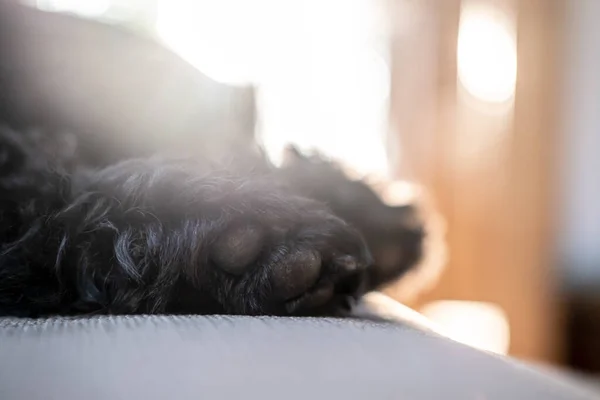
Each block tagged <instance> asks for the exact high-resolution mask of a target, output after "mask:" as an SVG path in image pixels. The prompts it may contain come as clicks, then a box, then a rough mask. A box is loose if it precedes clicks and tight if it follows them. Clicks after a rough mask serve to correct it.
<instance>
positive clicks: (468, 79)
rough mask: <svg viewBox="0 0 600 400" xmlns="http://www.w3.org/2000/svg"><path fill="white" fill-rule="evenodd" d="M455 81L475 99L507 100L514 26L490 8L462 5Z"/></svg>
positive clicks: (513, 77) (511, 88)
mask: <svg viewBox="0 0 600 400" xmlns="http://www.w3.org/2000/svg"><path fill="white" fill-rule="evenodd" d="M457 60H458V78H459V81H460V83H461V84H462V86H463V87H464V88H465V89H466V90H467V92H469V93H470V94H471V95H472V96H474V97H475V98H477V99H479V100H482V101H485V102H492V103H503V102H506V101H509V100H510V99H511V98H512V97H513V96H514V92H515V85H516V81H517V48H516V39H515V32H514V24H513V23H512V21H510V19H509V18H508V16H507V15H506V14H504V13H501V12H499V11H498V10H496V9H494V8H491V7H483V6H469V5H467V6H465V7H463V10H462V12H461V18H460V26H459V33H458V49H457Z"/></svg>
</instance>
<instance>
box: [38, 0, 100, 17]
mask: <svg viewBox="0 0 600 400" xmlns="http://www.w3.org/2000/svg"><path fill="white" fill-rule="evenodd" d="M37 5H38V7H40V8H42V9H46V10H50V11H60V12H72V13H76V14H80V15H83V16H86V17H97V16H100V15H102V14H104V13H105V12H106V11H107V10H108V9H109V8H110V5H111V0H38V1H37Z"/></svg>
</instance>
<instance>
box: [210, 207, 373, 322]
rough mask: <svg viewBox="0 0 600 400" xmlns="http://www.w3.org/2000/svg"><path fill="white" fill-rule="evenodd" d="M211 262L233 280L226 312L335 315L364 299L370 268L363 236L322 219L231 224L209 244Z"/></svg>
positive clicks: (325, 216) (324, 216) (321, 216)
mask: <svg viewBox="0 0 600 400" xmlns="http://www.w3.org/2000/svg"><path fill="white" fill-rule="evenodd" d="M211 260H212V261H213V263H214V264H215V265H216V266H217V268H218V269H220V270H221V271H223V272H225V273H226V274H228V275H230V276H231V277H232V279H233V280H234V282H235V283H234V284H233V288H234V289H233V290H232V291H230V293H231V295H230V296H228V298H227V299H225V303H226V308H228V310H227V311H229V312H233V313H242V314H275V315H300V314H336V313H337V312H338V311H340V310H341V309H343V308H344V307H345V306H346V305H347V304H348V300H350V299H352V298H356V297H358V296H360V295H361V294H363V288H364V287H365V282H364V279H365V276H366V272H367V270H368V268H369V266H370V265H371V263H372V260H371V256H370V253H369V251H368V249H367V247H366V245H365V243H364V241H363V239H362V238H361V236H360V235H359V234H358V233H357V232H356V231H355V230H354V229H353V228H352V227H350V226H348V225H347V224H346V223H345V222H343V221H341V220H339V219H337V218H336V217H333V216H332V215H329V214H326V213H325V212H321V213H319V215H318V216H315V215H307V216H305V218H304V219H303V220H300V221H297V222H295V223H291V224H290V223H289V221H288V222H287V223H276V222H275V223H272V224H270V225H265V224H259V223H250V224H248V223H247V224H234V225H233V226H232V227H230V228H228V229H226V230H225V231H224V232H223V233H222V234H221V235H220V236H219V238H218V240H216V241H215V242H214V243H213V246H212V248H211Z"/></svg>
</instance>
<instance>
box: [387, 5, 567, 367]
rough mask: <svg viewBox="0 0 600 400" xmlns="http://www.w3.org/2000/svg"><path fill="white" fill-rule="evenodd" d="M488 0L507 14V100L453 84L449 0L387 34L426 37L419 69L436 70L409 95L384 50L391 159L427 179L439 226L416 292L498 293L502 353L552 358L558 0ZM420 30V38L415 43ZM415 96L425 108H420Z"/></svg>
mask: <svg viewBox="0 0 600 400" xmlns="http://www.w3.org/2000/svg"><path fill="white" fill-rule="evenodd" d="M481 1H482V2H483V1H486V0H481ZM489 1H490V2H492V1H493V3H494V4H495V5H496V6H498V7H503V8H504V9H505V10H506V11H507V12H513V13H514V15H516V16H517V17H516V23H517V32H518V39H517V45H518V82H517V87H516V93H515V99H514V108H512V107H509V108H508V109H505V110H499V109H489V108H488V109H485V108H481V107H477V105H476V104H474V103H473V102H472V101H469V100H468V98H467V97H465V95H464V93H463V92H462V91H461V90H462V89H461V87H460V85H458V84H457V76H456V38H457V31H458V22H459V11H460V2H459V1H458V0H449V1H444V2H436V1H430V2H424V3H426V4H428V6H429V10H428V11H427V12H429V13H430V17H429V19H427V21H428V23H427V24H421V25H419V26H416V27H413V32H412V36H410V38H411V40H412V41H410V40H407V39H406V35H405V36H404V37H403V38H402V40H398V38H396V42H395V46H396V47H395V48H394V51H393V53H394V54H398V53H400V52H401V51H403V50H401V49H405V48H406V46H407V43H408V44H410V45H412V46H413V47H415V48H418V47H419V44H420V45H421V46H423V47H426V46H429V49H430V51H432V52H435V53H436V54H437V57H436V58H431V57H429V58H428V59H427V60H431V59H435V66H436V71H435V75H434V76H430V77H429V80H427V77H426V76H421V78H422V79H423V80H424V81H426V82H434V88H435V89H431V88H430V87H429V88H428V87H427V86H424V88H425V92H424V93H425V95H426V96H429V97H428V100H423V99H421V100H419V101H415V102H413V103H412V104H411V103H407V102H406V101H405V100H404V101H403V99H405V97H406V96H407V95H406V92H405V91H406V87H407V86H406V85H407V84H408V83H407V78H406V77H405V74H403V72H404V69H405V68H406V67H405V66H404V65H403V64H404V63H405V62H406V59H405V58H401V57H394V58H393V61H394V62H395V64H394V67H393V74H394V77H393V85H394V90H393V92H392V120H393V121H394V123H395V125H394V126H395V128H396V129H397V133H398V134H399V135H400V137H401V144H400V146H401V150H402V156H403V158H402V160H403V161H404V164H402V165H400V167H399V169H400V170H401V171H407V170H408V171H410V173H411V176H413V177H416V178H417V179H419V180H421V181H422V182H424V183H425V184H426V185H427V186H428V187H429V188H430V189H431V191H432V192H433V193H434V195H435V197H436V200H437V203H438V205H439V207H440V209H441V210H442V212H443V213H444V214H445V216H446V219H447V222H448V228H449V231H448V242H449V247H450V261H449V264H448V267H447V270H446V273H445V275H444V276H443V278H442V279H441V281H440V283H439V285H438V287H437V288H436V289H435V290H434V291H432V292H431V293H429V294H428V295H426V296H424V297H423V298H422V299H421V301H420V302H419V303H423V302H425V301H429V300H432V299H462V300H478V301H490V302H493V303H496V304H498V305H500V306H501V307H502V308H503V309H504V310H505V311H506V313H507V315H508V318H509V322H510V324H511V336H512V339H511V349H510V351H511V354H513V355H516V356H519V357H524V358H529V359H537V360H556V359H557V357H559V346H558V337H559V334H558V332H559V331H558V326H557V316H558V315H559V311H558V309H557V307H556V304H555V300H556V297H555V296H556V292H555V278H554V274H553V273H552V260H551V258H550V256H551V243H552V240H553V237H552V223H553V221H552V214H553V213H552V201H551V197H552V196H551V193H552V191H553V184H554V182H555V181H556V176H555V172H556V171H557V168H556V167H555V163H556V158H555V157H554V155H553V151H554V148H553V145H554V143H555V142H556V135H557V127H558V126H559V124H558V123H557V122H558V121H557V116H558V115H559V113H558V110H557V109H556V107H555V105H556V104H557V101H558V98H559V87H560V76H561V71H560V69H559V65H560V56H561V51H562V50H561V41H562V29H561V27H562V26H563V22H562V15H563V13H562V9H561V7H563V6H564V1H565V0H527V1H517V0H515V1H511V0H503V1H500V0H489ZM419 30H420V32H419ZM432 32H433V33H432ZM420 35H421V36H423V37H425V38H428V40H427V41H426V42H421V43H420V39H419V36H420ZM428 35H429V36H428ZM431 35H435V40H431ZM424 51H425V50H421V52H424ZM421 61H423V60H421ZM423 62H425V61H423ZM422 71H423V72H422V73H423V74H426V73H429V72H427V71H429V70H427V69H423V70H422ZM413 79H414V78H413ZM413 89H414V88H413ZM418 96H419V95H417V97H416V98H417V99H419V97H418ZM421 96H423V94H421ZM432 99H434V100H432ZM422 106H425V107H426V108H425V112H424V111H423V110H422V109H418V107H422ZM503 106H506V105H503ZM411 107H412V108H411Z"/></svg>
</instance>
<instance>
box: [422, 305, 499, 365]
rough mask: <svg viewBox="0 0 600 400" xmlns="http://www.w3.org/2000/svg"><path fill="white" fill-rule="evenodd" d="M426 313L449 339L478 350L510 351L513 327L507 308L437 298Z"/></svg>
mask: <svg viewBox="0 0 600 400" xmlns="http://www.w3.org/2000/svg"><path fill="white" fill-rule="evenodd" d="M421 312H422V314H423V315H424V316H425V317H427V318H429V319H430V320H431V321H432V322H433V323H434V324H435V325H436V326H437V327H438V328H439V330H440V331H441V332H440V333H442V334H445V335H447V336H448V337H449V338H451V339H453V340H456V341H457V342H461V343H464V344H466V345H469V346H472V347H476V348H478V349H482V350H486V351H490V352H493V353H497V354H506V353H507V351H508V348H509V344H510V329H509V324H508V319H507V316H506V314H505V313H504V311H503V310H502V309H501V308H500V307H498V306H497V305H495V304H490V303H483V302H475V301H436V302H433V303H429V304H427V305H426V306H425V307H424V308H423V309H422V310H421Z"/></svg>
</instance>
